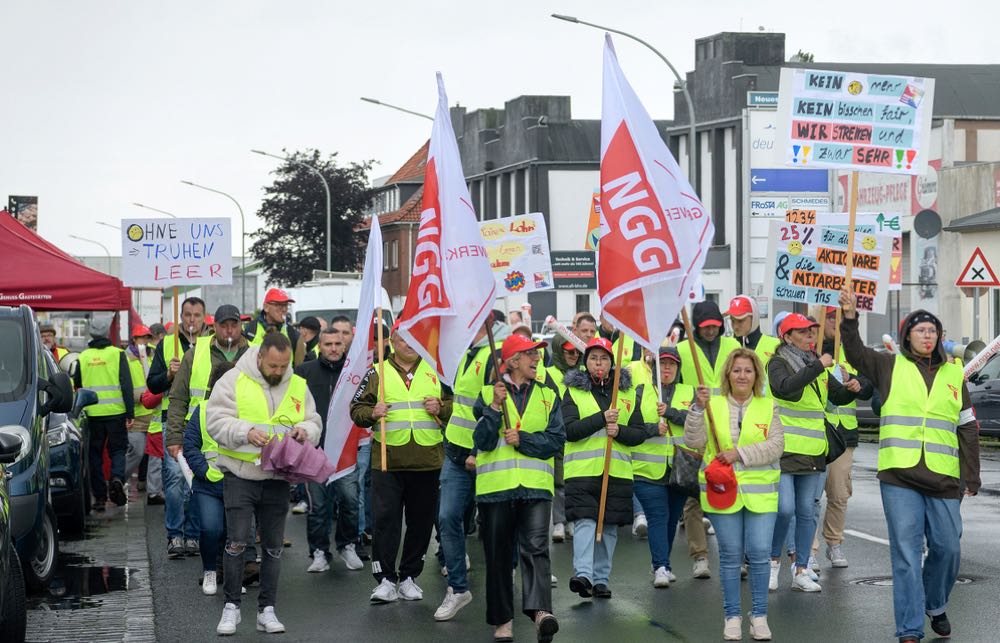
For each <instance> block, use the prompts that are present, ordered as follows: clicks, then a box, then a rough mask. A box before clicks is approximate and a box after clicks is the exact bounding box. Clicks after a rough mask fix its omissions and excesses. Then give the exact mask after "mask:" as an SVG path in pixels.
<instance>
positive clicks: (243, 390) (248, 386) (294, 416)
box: [205, 373, 309, 462]
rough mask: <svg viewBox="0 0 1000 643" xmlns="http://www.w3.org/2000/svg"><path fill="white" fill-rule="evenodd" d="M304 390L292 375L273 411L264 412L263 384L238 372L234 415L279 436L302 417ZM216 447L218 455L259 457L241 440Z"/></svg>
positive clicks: (300, 380)
mask: <svg viewBox="0 0 1000 643" xmlns="http://www.w3.org/2000/svg"><path fill="white" fill-rule="evenodd" d="M308 394H309V389H308V388H307V387H306V381H305V380H304V379H303V378H301V377H299V376H298V375H292V378H291V379H290V380H289V381H288V389H287V390H286V391H285V397H284V398H282V400H281V403H280V404H278V407H277V408H276V409H274V412H273V413H270V414H268V411H267V399H268V397H267V394H266V393H264V387H262V386H261V385H260V384H258V383H257V381H256V380H254V379H253V378H252V377H249V376H248V375H247V374H246V373H240V374H239V377H237V378H236V412H237V417H238V418H239V419H241V420H243V421H244V422H249V423H250V424H252V425H253V428H255V429H260V430H261V431H265V432H266V433H267V434H268V437H277V438H278V439H282V438H283V436H284V434H285V433H287V432H288V431H289V430H291V429H293V428H294V427H295V425H296V424H299V423H300V422H302V421H303V420H305V417H306V395H308ZM205 406H206V407H207V406H208V405H207V404H206V405H205ZM218 450H219V453H221V454H222V455H225V456H228V457H230V458H235V459H236V460H242V461H244V462H256V461H258V460H260V448H259V447H255V446H253V445H252V444H245V445H243V446H241V447H239V448H236V449H226V448H224V447H222V445H218Z"/></svg>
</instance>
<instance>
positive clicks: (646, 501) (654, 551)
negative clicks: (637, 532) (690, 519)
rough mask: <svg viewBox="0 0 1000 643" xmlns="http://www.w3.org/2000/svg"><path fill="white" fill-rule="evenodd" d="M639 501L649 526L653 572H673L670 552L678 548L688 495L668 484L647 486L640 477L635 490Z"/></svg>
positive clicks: (634, 486)
mask: <svg viewBox="0 0 1000 643" xmlns="http://www.w3.org/2000/svg"><path fill="white" fill-rule="evenodd" d="M632 489H633V490H634V491H635V497H636V498H638V499H639V502H640V503H641V504H642V511H643V512H645V514H646V521H647V522H648V523H649V531H648V532H647V533H648V536H649V553H650V555H651V556H652V559H653V571H656V570H657V569H659V568H660V567H666V568H667V569H668V570H669V569H670V551H671V550H672V549H673V546H674V534H676V533H677V521H678V520H680V517H681V514H683V513H684V503H685V502H687V498H688V496H687V494H686V493H683V492H680V491H676V490H674V489H671V488H670V487H668V486H667V485H665V484H653V483H650V482H643V480H642V478H639V477H638V476H637V477H636V479H635V483H634V485H633V487H632Z"/></svg>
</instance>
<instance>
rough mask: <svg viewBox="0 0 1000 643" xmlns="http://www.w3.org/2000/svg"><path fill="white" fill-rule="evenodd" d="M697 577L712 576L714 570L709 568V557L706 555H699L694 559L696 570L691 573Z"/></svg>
mask: <svg viewBox="0 0 1000 643" xmlns="http://www.w3.org/2000/svg"><path fill="white" fill-rule="evenodd" d="M691 575H692V576H694V577H695V578H711V577H712V571H711V570H710V569H709V568H708V559H707V558H705V557H704V556H699V557H698V558H695V559H694V570H693V572H692V573H691Z"/></svg>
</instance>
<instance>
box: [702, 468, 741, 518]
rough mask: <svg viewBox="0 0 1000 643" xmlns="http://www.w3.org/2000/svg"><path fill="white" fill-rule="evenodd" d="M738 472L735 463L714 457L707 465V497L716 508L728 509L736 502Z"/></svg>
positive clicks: (709, 502)
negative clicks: (734, 466) (727, 462)
mask: <svg viewBox="0 0 1000 643" xmlns="http://www.w3.org/2000/svg"><path fill="white" fill-rule="evenodd" d="M736 487H737V485H736V472H735V471H733V465H731V464H726V463H725V462H723V461H722V460H719V459H717V458H716V459H714V460H712V461H711V462H710V463H709V465H708V466H707V467H705V499H706V500H708V504H710V505H711V506H712V507H715V508H716V509H728V508H729V507H732V506H733V503H735V502H736Z"/></svg>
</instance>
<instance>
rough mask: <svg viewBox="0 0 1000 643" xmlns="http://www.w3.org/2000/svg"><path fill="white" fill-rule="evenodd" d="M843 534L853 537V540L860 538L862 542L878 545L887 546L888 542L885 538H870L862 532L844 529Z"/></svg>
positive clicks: (870, 536)
mask: <svg viewBox="0 0 1000 643" xmlns="http://www.w3.org/2000/svg"><path fill="white" fill-rule="evenodd" d="M844 533H845V534H847V535H849V536H854V537H855V538H860V539H862V540H867V541H870V542H873V543H878V544H880V545H888V544H889V541H888V540H886V539H885V538H879V537H878V536H872V535H871V534H866V533H865V532H863V531H856V530H854V529H845V530H844Z"/></svg>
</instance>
